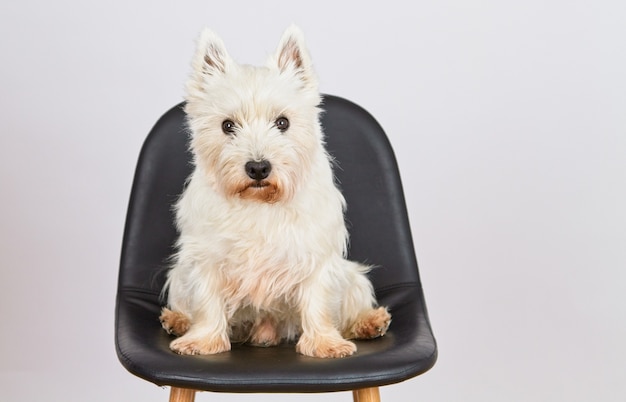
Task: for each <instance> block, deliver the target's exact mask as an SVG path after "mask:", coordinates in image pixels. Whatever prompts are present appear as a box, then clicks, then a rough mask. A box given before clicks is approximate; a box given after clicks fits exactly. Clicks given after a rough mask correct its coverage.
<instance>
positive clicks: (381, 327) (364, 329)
mask: <svg viewBox="0 0 626 402" xmlns="http://www.w3.org/2000/svg"><path fill="white" fill-rule="evenodd" d="M389 324H391V315H390V314H389V312H388V311H387V308H385V307H379V308H377V309H373V310H369V311H367V312H366V313H363V314H361V316H359V318H358V320H357V321H356V322H355V323H354V325H353V326H352V328H351V329H350V331H349V332H348V333H347V334H345V335H344V336H346V338H350V339H372V338H378V337H379V336H383V335H385V334H386V333H387V329H388V328H389Z"/></svg>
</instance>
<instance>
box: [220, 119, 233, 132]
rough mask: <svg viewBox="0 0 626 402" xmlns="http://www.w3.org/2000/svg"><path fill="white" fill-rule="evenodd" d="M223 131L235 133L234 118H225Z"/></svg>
mask: <svg viewBox="0 0 626 402" xmlns="http://www.w3.org/2000/svg"><path fill="white" fill-rule="evenodd" d="M222 131H223V132H224V134H234V133H235V123H233V121H232V120H224V121H223V122H222Z"/></svg>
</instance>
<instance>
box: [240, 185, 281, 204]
mask: <svg viewBox="0 0 626 402" xmlns="http://www.w3.org/2000/svg"><path fill="white" fill-rule="evenodd" d="M233 190H234V191H232V194H233V195H235V196H237V197H239V198H242V199H245V200H253V201H261V202H267V203H269V204H273V203H275V202H277V201H279V200H280V199H281V198H282V196H283V194H284V191H283V190H282V186H280V185H279V184H278V182H277V181H274V180H261V181H256V180H248V181H245V182H243V183H239V184H238V185H237V186H234V187H233Z"/></svg>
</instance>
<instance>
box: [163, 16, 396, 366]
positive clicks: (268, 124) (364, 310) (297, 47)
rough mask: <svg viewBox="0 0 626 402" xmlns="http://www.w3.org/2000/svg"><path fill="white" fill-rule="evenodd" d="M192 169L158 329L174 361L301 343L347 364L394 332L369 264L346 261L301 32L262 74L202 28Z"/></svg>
mask: <svg viewBox="0 0 626 402" xmlns="http://www.w3.org/2000/svg"><path fill="white" fill-rule="evenodd" d="M186 101H187V103H186V106H185V111H186V113H187V116H188V123H189V127H190V130H191V150H192V152H193V156H194V160H193V162H194V166H195V169H194V171H193V173H192V174H191V176H190V178H189V181H188V183H187V186H186V188H185V190H184V193H183V195H182V197H181V198H180V200H179V201H178V203H177V205H176V212H177V215H176V217H177V225H178V229H179V231H180V238H179V240H178V243H177V247H178V252H177V254H176V255H175V256H174V261H175V263H174V266H173V268H172V269H171V270H170V272H169V276H168V280H167V284H166V289H167V291H168V308H164V309H163V311H162V314H161V317H160V319H161V322H162V324H163V328H165V330H167V331H168V332H169V333H172V334H174V335H177V336H179V337H178V338H176V339H174V340H173V341H172V342H171V344H170V347H171V349H172V350H173V351H175V352H177V353H180V354H212V353H219V352H224V351H227V350H230V348H231V343H230V342H231V341H232V342H248V343H250V344H253V345H259V346H271V345H276V344H278V343H280V342H281V341H295V340H297V344H296V350H297V351H298V352H299V353H302V354H304V355H307V356H316V357H344V356H349V355H352V354H353V353H354V352H355V351H356V345H355V344H354V343H353V342H351V341H349V340H348V339H369V338H375V337H378V336H382V335H384V334H385V332H386V331H387V328H388V326H389V323H390V320H391V316H390V315H389V313H388V312H387V309H386V308H384V307H377V304H376V300H375V298H374V293H373V288H372V285H371V283H370V282H369V280H368V279H367V276H366V273H367V272H368V270H369V267H367V266H364V265H361V264H358V263H355V262H351V261H348V260H346V259H345V255H346V247H347V238H348V237H347V236H348V234H347V230H346V227H345V223H344V218H343V209H344V206H345V205H344V204H345V201H344V198H343V196H342V195H341V193H340V192H339V190H338V189H337V188H336V187H335V184H334V180H333V173H332V169H331V160H330V158H329V155H328V153H327V152H326V150H325V148H324V138H323V134H322V129H321V126H320V122H319V113H320V108H319V105H320V103H321V97H320V94H319V92H318V89H317V82H316V77H315V74H314V72H313V70H312V65H311V60H310V58H309V54H308V52H307V50H306V48H305V46H304V42H303V37H302V34H301V32H300V30H299V29H298V28H296V27H291V28H289V29H287V31H286V32H285V33H284V35H283V37H282V39H281V41H280V44H279V46H278V49H277V51H276V53H275V55H274V56H273V57H271V58H270V59H269V61H268V63H267V65H266V66H265V67H253V66H248V65H239V64H237V63H235V62H234V61H233V60H232V59H231V57H230V56H229V55H228V53H227V52H226V49H225V47H224V44H223V43H222V41H221V40H220V39H219V38H218V37H217V36H216V35H215V34H214V33H212V32H211V31H209V30H205V31H204V32H203V33H202V34H201V36H200V38H199V41H198V46H197V51H196V53H195V56H194V58H193V62H192V73H191V77H190V79H189V81H188V83H187V97H186Z"/></svg>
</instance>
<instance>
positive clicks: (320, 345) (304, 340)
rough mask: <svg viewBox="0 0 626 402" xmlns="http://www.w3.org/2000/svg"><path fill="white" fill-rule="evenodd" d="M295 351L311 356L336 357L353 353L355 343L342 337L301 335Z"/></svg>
mask: <svg viewBox="0 0 626 402" xmlns="http://www.w3.org/2000/svg"><path fill="white" fill-rule="evenodd" d="M296 351H297V352H298V353H301V354H303V355H306V356H311V357H322V358H338V357H347V356H351V355H353V354H354V352H356V345H355V344H354V343H352V342H350V341H347V340H345V339H343V338H334V337H332V338H313V339H312V338H309V337H306V336H304V335H303V336H301V337H300V340H299V341H298V343H297V344H296Z"/></svg>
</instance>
